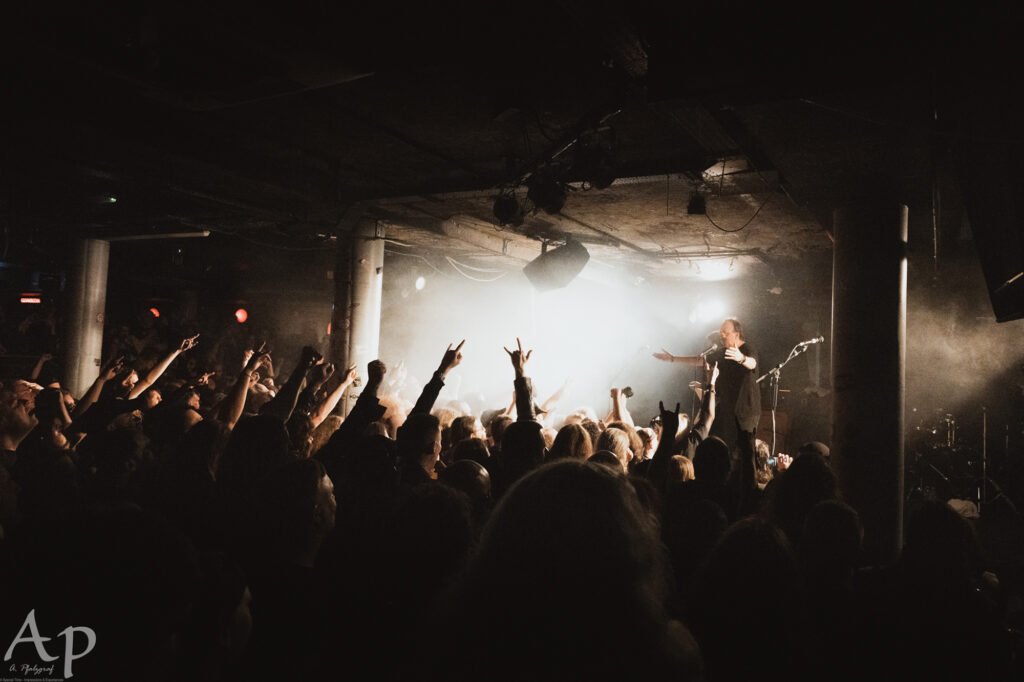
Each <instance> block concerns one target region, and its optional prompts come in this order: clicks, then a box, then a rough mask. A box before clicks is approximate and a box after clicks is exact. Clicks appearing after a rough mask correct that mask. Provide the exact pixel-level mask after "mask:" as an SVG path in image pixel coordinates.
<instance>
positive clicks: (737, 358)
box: [725, 347, 747, 364]
mask: <svg viewBox="0 0 1024 682" xmlns="http://www.w3.org/2000/svg"><path fill="white" fill-rule="evenodd" d="M725 359H726V360H732V361H733V362H738V363H740V364H742V363H743V362H744V361H745V360H746V359H747V357H746V356H745V355H743V353H741V352H740V349H739V348H733V347H729V348H726V349H725Z"/></svg>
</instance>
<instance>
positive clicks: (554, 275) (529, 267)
mask: <svg viewBox="0 0 1024 682" xmlns="http://www.w3.org/2000/svg"><path fill="white" fill-rule="evenodd" d="M589 260H590V254H589V253H588V252H587V249H586V248H585V247H584V246H583V244H580V243H579V242H578V241H576V240H575V239H572V238H569V239H568V240H566V242H565V245H564V246H560V247H558V248H557V249H552V250H551V251H545V252H544V253H542V254H541V255H539V256H537V257H536V258H534V259H533V260H532V261H530V262H529V263H527V264H526V267H524V268H523V274H524V275H526V278H527V279H528V280H530V283H531V284H533V286H534V287H535V288H536V289H537V290H538V291H548V290H550V289H561V288H562V287H564V286H566V285H568V284H569V282H571V281H573V280H574V279H575V278H576V276H577V275H578V274H580V272H581V271H582V270H583V268H584V266H586V264H587V261H589Z"/></svg>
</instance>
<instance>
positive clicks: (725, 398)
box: [708, 341, 761, 431]
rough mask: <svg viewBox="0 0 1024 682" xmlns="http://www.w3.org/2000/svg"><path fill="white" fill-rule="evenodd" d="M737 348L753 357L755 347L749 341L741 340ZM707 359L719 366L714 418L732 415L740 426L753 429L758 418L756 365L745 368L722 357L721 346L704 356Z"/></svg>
mask: <svg viewBox="0 0 1024 682" xmlns="http://www.w3.org/2000/svg"><path fill="white" fill-rule="evenodd" d="M739 350H740V352H741V353H743V355H745V356H747V357H751V358H754V359H755V360H757V349H756V348H754V346H753V344H751V343H750V342H747V341H744V342H743V343H742V344H741V345H740V347H739ZM708 361H709V362H711V363H714V362H717V363H718V370H719V375H718V382H717V383H716V384H715V388H716V390H717V393H718V400H717V402H716V413H717V416H716V418H715V421H716V422H717V421H718V420H719V419H725V418H731V417H732V416H733V415H735V417H736V419H737V421H739V424H740V428H741V429H743V430H744V431H753V430H754V428H756V427H757V422H758V420H760V418H761V391H760V389H759V387H758V385H757V368H756V367H755V368H754V369H747V368H746V367H744V366H743V365H741V364H740V363H738V362H735V361H733V360H728V359H726V357H725V349H724V348H722V349H719V350H717V351H715V352H714V353H713V354H712V355H711V356H709V357H708Z"/></svg>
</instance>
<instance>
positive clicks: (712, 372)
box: [704, 360, 720, 388]
mask: <svg viewBox="0 0 1024 682" xmlns="http://www.w3.org/2000/svg"><path fill="white" fill-rule="evenodd" d="M719 372H720V370H719V369H718V362H717V361H716V362H715V364H714V365H709V364H708V361H707V360H704V385H705V386H706V387H710V388H714V386H715V382H716V381H718V374H719Z"/></svg>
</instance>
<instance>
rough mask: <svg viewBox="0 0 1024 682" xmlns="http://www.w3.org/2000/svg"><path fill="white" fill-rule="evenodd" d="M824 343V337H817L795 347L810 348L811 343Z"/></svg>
mask: <svg viewBox="0 0 1024 682" xmlns="http://www.w3.org/2000/svg"><path fill="white" fill-rule="evenodd" d="M824 342H825V337H824V336H818V337H815V338H813V339H811V340H810V341H801V342H800V343H798V344H797V345H798V346H810V345H811V344H812V343H824Z"/></svg>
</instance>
